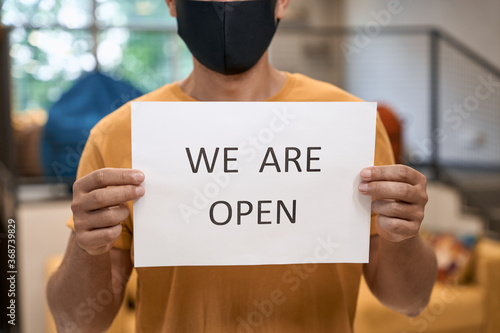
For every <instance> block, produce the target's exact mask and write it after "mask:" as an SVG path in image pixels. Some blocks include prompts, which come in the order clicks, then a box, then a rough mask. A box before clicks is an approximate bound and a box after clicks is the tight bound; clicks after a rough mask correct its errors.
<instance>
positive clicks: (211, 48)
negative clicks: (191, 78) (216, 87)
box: [175, 0, 278, 75]
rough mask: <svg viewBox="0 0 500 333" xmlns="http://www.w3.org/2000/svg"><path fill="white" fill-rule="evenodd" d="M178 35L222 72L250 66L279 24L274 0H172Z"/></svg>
mask: <svg viewBox="0 0 500 333" xmlns="http://www.w3.org/2000/svg"><path fill="white" fill-rule="evenodd" d="M175 5H176V8H177V25H178V33H179V36H180V37H181V38H182V39H183V40H184V42H185V43H186V45H187V47H188V48H189V50H190V51H191V53H192V54H193V56H194V57H195V58H196V59H197V60H198V61H199V62H200V63H202V64H203V65H204V66H205V67H208V68H210V69H211V70H213V71H216V72H218V73H221V74H224V75H234V74H240V73H243V72H246V71H248V70H249V69H251V68H252V67H253V66H255V64H256V63H257V62H258V61H259V60H260V58H261V57H262V55H263V54H264V53H265V52H266V50H267V49H268V47H269V45H270V44H271V40H272V39H273V37H274V34H275V32H276V28H277V26H278V24H277V22H276V20H275V16H274V15H275V9H276V0H247V1H230V2H220V1H199V0H198V1H197V0H175Z"/></svg>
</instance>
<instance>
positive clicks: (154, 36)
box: [1, 0, 192, 113]
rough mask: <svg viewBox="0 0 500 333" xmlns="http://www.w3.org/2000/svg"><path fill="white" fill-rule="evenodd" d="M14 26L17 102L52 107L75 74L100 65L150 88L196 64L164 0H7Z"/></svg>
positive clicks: (17, 107) (21, 106)
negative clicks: (181, 38)
mask: <svg viewBox="0 0 500 333" xmlns="http://www.w3.org/2000/svg"><path fill="white" fill-rule="evenodd" d="M1 22H2V24H4V25H7V26H11V27H12V28H13V29H12V31H11V34H10V44H11V49H10V55H11V76H12V87H13V110H14V112H16V113H23V112H25V111H26V110H32V109H44V110H47V109H48V108H49V107H50V105H51V104H52V103H53V102H55V101H56V100H57V99H58V98H59V97H60V96H61V94H62V93H64V91H66V90H67V89H68V88H69V87H70V86H71V84H72V82H73V81H74V80H75V79H77V78H78V77H80V76H81V75H82V74H84V73H85V72H90V71H93V70H95V69H96V68H99V70H101V71H102V72H104V73H107V74H109V75H111V76H112V77H114V78H116V79H125V80H127V81H129V82H130V83H132V84H133V85H134V86H135V87H137V88H139V89H140V90H142V91H144V92H148V91H151V90H154V89H156V88H158V87H160V86H162V85H164V84H166V83H168V82H172V81H175V80H180V79H182V78H184V77H185V76H187V75H188V74H189V72H190V71H191V69H192V62H191V56H190V54H189V51H188V50H187V48H186V47H185V45H184V43H183V42H182V41H181V40H180V38H178V36H177V33H176V30H177V27H176V22H175V19H174V18H172V17H171V16H170V15H169V13H168V8H167V6H166V4H165V2H164V1H161V0H4V1H3V3H2V8H1Z"/></svg>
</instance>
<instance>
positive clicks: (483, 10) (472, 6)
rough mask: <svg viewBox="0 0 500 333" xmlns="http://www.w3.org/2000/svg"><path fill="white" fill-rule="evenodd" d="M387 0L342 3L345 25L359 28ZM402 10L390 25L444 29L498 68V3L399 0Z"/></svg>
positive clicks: (475, 0) (488, 0)
mask: <svg viewBox="0 0 500 333" xmlns="http://www.w3.org/2000/svg"><path fill="white" fill-rule="evenodd" d="M388 3H389V0H348V1H344V22H345V24H346V25H351V26H362V25H364V24H365V23H366V22H368V21H370V20H372V17H371V14H370V11H372V10H375V11H379V10H381V9H385V8H387V4H388ZM401 4H402V5H403V7H404V8H405V9H404V11H403V12H402V13H401V14H398V15H396V16H394V17H393V20H392V22H391V25H404V26H407V25H431V26H436V27H439V28H442V29H444V30H445V31H447V32H449V33H450V34H451V35H452V36H454V37H455V38H457V39H458V40H460V41H462V42H463V43H465V44H466V45H468V46H469V47H470V48H472V49H474V50H475V51H476V52H478V53H479V54H481V55H482V56H483V57H485V58H486V59H488V60H489V61H490V62H491V63H493V64H494V65H496V66H497V67H500V1H499V0H474V1H471V0H439V1H436V0H418V1H414V0H401Z"/></svg>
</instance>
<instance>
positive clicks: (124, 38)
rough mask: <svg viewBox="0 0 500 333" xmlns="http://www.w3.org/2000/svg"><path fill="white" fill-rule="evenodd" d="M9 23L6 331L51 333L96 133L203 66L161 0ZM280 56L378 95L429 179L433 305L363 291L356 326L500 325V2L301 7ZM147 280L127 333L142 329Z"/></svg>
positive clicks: (24, 8) (87, 2) (349, 0)
mask: <svg viewBox="0 0 500 333" xmlns="http://www.w3.org/2000/svg"><path fill="white" fill-rule="evenodd" d="M0 15H1V16H0V21H1V28H0V29H1V30H0V216H1V221H0V227H1V228H0V231H1V235H0V244H1V246H2V249H1V253H2V258H0V261H1V262H2V271H1V272H0V277H1V281H2V282H1V284H2V295H1V296H0V303H1V304H0V305H1V307H2V308H5V307H6V306H7V302H8V299H7V298H6V292H3V290H7V289H8V288H7V287H8V286H7V285H6V284H5V281H6V279H5V274H6V273H5V272H6V271H7V269H4V267H7V266H6V265H7V256H4V255H3V253H7V248H6V246H7V245H6V238H7V223H8V222H7V221H8V219H9V218H13V219H14V220H15V221H16V241H17V263H16V264H17V266H16V269H17V271H18V274H17V286H18V289H17V291H18V293H17V295H16V296H17V303H16V304H17V306H18V307H17V312H16V318H17V325H16V326H15V327H12V326H7V325H6V323H5V322H2V323H0V328H2V329H3V328H5V330H7V329H9V330H11V331H13V332H43V331H47V332H51V331H52V330H53V327H52V326H51V318H50V315H48V313H47V310H46V302H45V296H44V286H45V283H46V280H47V276H48V274H49V271H51V270H53V269H54V268H55V267H57V265H58V262H59V260H60V255H61V254H62V253H63V252H64V249H65V246H66V242H67V239H68V236H69V229H68V228H67V227H66V226H65V221H66V220H67V219H68V218H69V216H70V214H71V210H70V203H71V185H72V183H73V181H74V178H75V174H76V169H77V165H78V160H79V157H80V154H81V151H82V149H83V146H84V145H85V142H86V139H87V137H88V131H89V130H90V129H91V128H92V126H93V125H94V124H95V123H97V121H99V119H101V118H102V117H104V116H105V115H106V114H108V113H110V112H112V111H113V110H114V109H116V108H118V107H119V106H120V105H122V104H124V103H126V102H127V101H129V100H131V99H133V98H135V97H137V96H139V95H141V94H142V93H146V92H149V91H152V90H154V89H156V88H158V87H160V86H162V85H164V84H166V83H170V82H173V81H177V80H182V79H183V78H185V77H186V76H187V75H188V74H189V73H190V71H191V69H192V61H191V56H190V54H189V52H188V50H187V48H186V46H185V45H184V43H183V42H182V41H181V40H180V38H179V37H178V36H177V33H176V29H177V28H176V21H175V19H173V18H171V17H170V16H169V14H168V11H167V7H166V5H165V3H164V2H163V1H161V0H121V1H118V0H4V1H2V2H1V14H0ZM271 61H272V63H273V64H274V65H275V66H276V67H277V68H278V69H281V70H286V71H290V72H300V73H303V74H306V75H308V76H311V77H313V78H316V79H319V80H323V81H327V82H331V83H333V84H336V85H338V86H340V87H342V88H344V89H346V90H347V91H349V92H351V93H353V94H355V95H357V96H359V97H361V98H363V99H365V100H369V101H377V102H379V112H380V114H381V116H382V118H383V121H384V123H385V125H386V127H387V129H388V131H389V134H390V136H391V141H392V144H393V148H394V150H395V154H396V157H397V159H398V161H399V162H400V163H404V164H408V165H411V166H413V167H415V168H417V169H418V170H420V171H421V172H423V173H424V174H425V175H426V176H427V177H428V179H429V187H428V191H429V197H430V202H429V204H428V207H427V210H426V217H425V220H424V224H423V231H422V233H423V235H424V237H426V239H428V241H429V242H431V244H432V245H433V246H434V249H435V251H436V253H437V255H438V261H439V269H440V270H439V282H438V283H437V284H436V288H435V291H434V293H433V297H432V300H431V303H430V305H429V307H428V308H427V309H426V310H425V311H424V313H423V314H422V315H421V316H420V317H417V318H416V319H408V318H404V317H402V316H399V315H397V314H395V313H394V312H392V311H390V310H386V309H384V308H383V307H382V306H380V305H379V304H378V303H377V302H376V301H375V300H374V299H373V298H372V297H371V295H370V294H369V292H368V290H367V289H366V286H364V285H362V286H361V292H360V297H359V302H358V314H357V318H356V329H357V332H378V331H380V332H385V333H388V332H389V333H390V332H455V333H456V332H492V333H493V332H500V322H499V318H497V317H498V316H497V315H496V313H498V310H500V287H498V281H500V250H499V248H500V246H499V245H498V242H497V241H498V240H499V239H500V236H499V235H500V0H478V1H468V0H441V1H432V0H419V1H412V0H371V1H370V0H292V1H291V6H290V9H289V12H288V14H287V17H286V19H285V20H284V21H283V22H281V24H280V28H279V31H278V34H277V36H276V38H275V40H274V42H273V44H272V46H271ZM4 265H5V266H4ZM133 283H134V281H133V280H132V281H131V283H130V285H131V286H130V288H131V290H130V292H129V294H128V296H127V299H126V302H125V304H124V306H123V311H122V312H121V314H120V316H119V317H118V318H117V320H116V321H115V324H114V327H113V331H115V332H129V331H133V307H134V299H135V298H134V294H133ZM2 325H5V326H2ZM376 327H379V328H378V329H376ZM0 331H3V330H0Z"/></svg>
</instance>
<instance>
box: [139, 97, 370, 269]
mask: <svg viewBox="0 0 500 333" xmlns="http://www.w3.org/2000/svg"><path fill="white" fill-rule="evenodd" d="M375 129H376V103H323V102H321V103H305V102H304V103H272V102H268V103H266V102H262V103H259V102H255V103H253V102H252V103H242V102H240V103H213V102H212V103H204V102H134V103H132V164H133V168H134V169H139V170H142V171H143V172H144V173H145V174H146V181H145V183H144V186H145V188H146V194H145V196H144V197H143V198H141V199H139V200H138V201H137V202H135V203H134V215H133V217H134V257H135V266H136V267H152V266H212V265H214V266H218V265H266V264H292V263H304V262H319V263H340V262H342V263H365V262H368V253H369V238H370V236H369V234H370V201H371V199H370V197H367V196H363V195H361V194H360V193H359V192H358V185H359V183H360V176H359V173H360V171H361V169H362V168H364V167H368V166H372V165H373V161H374V150H375Z"/></svg>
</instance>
